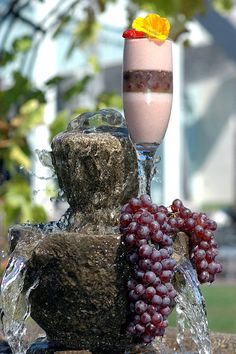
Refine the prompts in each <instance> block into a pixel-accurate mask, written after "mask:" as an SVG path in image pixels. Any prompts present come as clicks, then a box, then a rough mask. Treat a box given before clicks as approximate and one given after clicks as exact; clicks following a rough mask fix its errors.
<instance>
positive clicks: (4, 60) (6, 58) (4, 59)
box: [0, 50, 15, 67]
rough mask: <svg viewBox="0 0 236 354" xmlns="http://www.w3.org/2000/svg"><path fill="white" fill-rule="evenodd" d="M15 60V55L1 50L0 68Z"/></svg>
mask: <svg viewBox="0 0 236 354" xmlns="http://www.w3.org/2000/svg"><path fill="white" fill-rule="evenodd" d="M14 59H15V53H13V52H12V51H7V50H2V51H1V54H0V67H1V66H6V65H7V64H9V63H11V62H12V61H13V60H14Z"/></svg>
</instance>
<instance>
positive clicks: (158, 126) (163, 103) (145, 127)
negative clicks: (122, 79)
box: [123, 92, 172, 144]
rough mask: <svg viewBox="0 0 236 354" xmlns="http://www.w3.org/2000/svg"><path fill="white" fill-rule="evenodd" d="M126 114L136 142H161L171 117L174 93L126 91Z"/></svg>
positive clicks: (124, 99)
mask: <svg viewBox="0 0 236 354" xmlns="http://www.w3.org/2000/svg"><path fill="white" fill-rule="evenodd" d="M123 104H124V114H125V119H126V122H127V125H128V128H129V132H130V136H131V138H132V140H133V142H135V143H159V144H160V143H161V141H162V139H163V137H164V135H165V132H166V129H167V126H168V123H169V118H170V113H171V106H172V94H169V93H153V92H148V93H142V92H125V93H124V94H123Z"/></svg>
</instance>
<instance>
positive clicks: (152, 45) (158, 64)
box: [123, 38, 172, 71]
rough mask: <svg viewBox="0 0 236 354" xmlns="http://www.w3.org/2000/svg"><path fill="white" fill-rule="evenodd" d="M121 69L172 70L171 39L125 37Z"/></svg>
mask: <svg viewBox="0 0 236 354" xmlns="http://www.w3.org/2000/svg"><path fill="white" fill-rule="evenodd" d="M123 70H124V71H126V70H167V71H172V55H171V41H169V40H166V41H165V42H160V41H157V40H151V39H148V38H141V39H140V38H139V39H126V40H125V48H124V62H123Z"/></svg>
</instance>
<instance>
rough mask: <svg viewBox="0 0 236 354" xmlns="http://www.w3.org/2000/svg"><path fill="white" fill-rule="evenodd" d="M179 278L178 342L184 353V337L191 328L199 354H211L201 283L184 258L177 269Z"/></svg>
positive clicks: (177, 307) (177, 299)
mask: <svg viewBox="0 0 236 354" xmlns="http://www.w3.org/2000/svg"><path fill="white" fill-rule="evenodd" d="M176 276H177V278H180V279H182V281H179V282H178V284H177V289H176V290H177V291H178V294H177V297H176V312H177V323H178V328H177V329H178V334H177V342H178V344H179V347H180V349H181V352H182V353H186V350H185V348H184V336H185V333H186V329H187V328H189V330H190V332H191V334H192V339H193V340H194V342H195V344H196V346H197V348H198V349H197V351H198V353H199V354H211V342H210V338H209V332H208V322H207V316H206V308H205V301H204V298H203V296H202V294H201V292H200V289H199V283H198V280H197V276H196V273H195V271H194V269H193V267H192V264H191V262H190V261H189V260H188V259H186V258H183V261H182V262H181V263H180V264H179V266H178V268H177V275H176Z"/></svg>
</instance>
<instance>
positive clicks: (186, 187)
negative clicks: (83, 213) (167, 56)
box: [0, 0, 236, 332]
mask: <svg viewBox="0 0 236 354" xmlns="http://www.w3.org/2000/svg"><path fill="white" fill-rule="evenodd" d="M148 12H149V13H150V12H155V13H159V14H160V15H162V16H165V17H168V19H169V20H170V22H171V25H172V30H171V33H170V36H171V38H172V40H173V41H174V43H175V44H174V102H173V109H172V114H171V119H170V125H169V129H168V131H167V133H166V137H165V139H164V141H163V144H162V145H161V147H160V151H159V153H160V155H161V158H162V161H161V163H160V168H159V175H158V182H153V196H154V199H155V201H156V202H158V203H163V204H165V205H167V206H168V205H170V204H171V202H172V200H173V199H175V198H177V197H178V198H180V199H182V200H183V201H184V202H185V204H186V206H188V207H190V208H192V209H193V210H201V211H204V212H207V213H208V214H210V216H212V218H214V219H215V220H216V221H217V223H218V226H219V227H218V231H217V232H216V239H217V241H218V243H219V245H220V260H221V262H222V263H223V266H224V270H223V273H222V274H221V275H219V276H218V281H217V284H216V285H213V286H212V287H205V288H204V289H203V293H204V295H205V297H206V300H207V305H208V311H209V322H210V328H211V329H213V330H219V331H223V332H236V320H235V318H236V317H235V314H236V305H235V300H234V299H235V296H236V289H235V288H236V287H235V280H236V1H235V0H212V1H211V0H209V1H205V0H197V1H196V0H169V1H166V0H159V1H152V0H150V1H147V0H130V1H128V0H64V1H61V0H0V250H1V253H0V262H1V265H0V267H1V270H0V277H1V275H2V273H3V271H4V268H5V266H6V264H7V230H8V228H9V227H10V226H11V225H12V224H15V223H23V222H30V223H37V222H46V221H49V220H55V219H57V218H59V217H60V216H61V215H62V214H63V213H64V211H65V210H66V208H67V204H66V201H64V200H63V195H62V193H61V191H60V190H59V189H58V187H57V183H56V180H55V176H54V172H53V170H52V168H51V167H50V166H51V162H50V154H49V153H48V152H49V151H50V141H51V139H52V137H53V136H55V135H56V134H57V133H59V132H60V131H63V130H64V129H65V128H66V126H67V124H68V122H69V121H70V120H71V119H73V118H75V117H76V115H78V114H79V113H81V112H84V111H91V110H97V109H101V108H105V107H113V108H115V109H118V110H120V111H121V112H122V99H121V95H120V93H121V70H122V55H123V38H122V32H123V31H124V30H125V29H126V28H128V27H129V26H130V23H131V22H132V19H134V18H135V17H136V16H137V15H145V14H146V13H148ZM219 319H220V320H219Z"/></svg>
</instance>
